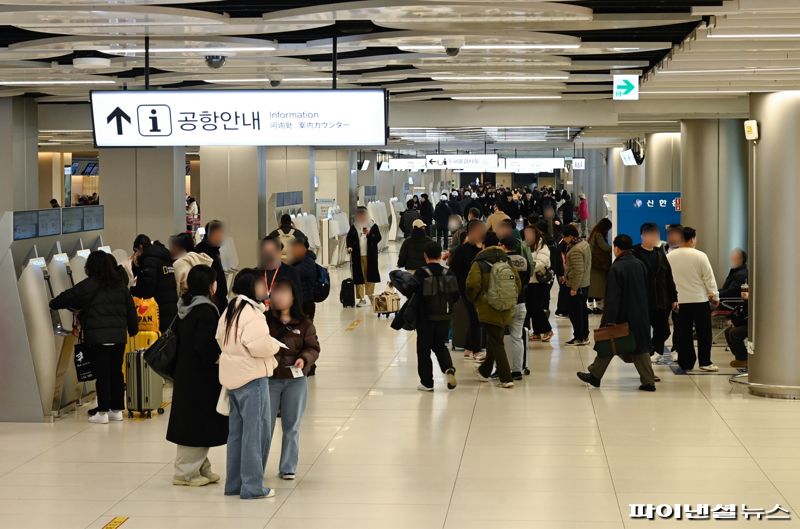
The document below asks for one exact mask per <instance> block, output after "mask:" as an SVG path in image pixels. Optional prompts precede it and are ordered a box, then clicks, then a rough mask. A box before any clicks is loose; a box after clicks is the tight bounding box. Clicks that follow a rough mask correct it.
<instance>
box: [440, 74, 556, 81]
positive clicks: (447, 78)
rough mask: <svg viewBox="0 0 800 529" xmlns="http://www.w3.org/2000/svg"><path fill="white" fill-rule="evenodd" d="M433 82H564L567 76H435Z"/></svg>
mask: <svg viewBox="0 0 800 529" xmlns="http://www.w3.org/2000/svg"><path fill="white" fill-rule="evenodd" d="M432 79H433V80H434V81H566V80H567V79H569V75H441V76H439V75H436V76H433V77H432Z"/></svg>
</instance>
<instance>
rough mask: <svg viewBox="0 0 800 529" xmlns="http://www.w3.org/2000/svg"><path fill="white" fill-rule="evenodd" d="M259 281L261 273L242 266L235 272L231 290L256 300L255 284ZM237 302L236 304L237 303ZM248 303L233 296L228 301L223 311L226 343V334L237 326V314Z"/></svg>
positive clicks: (226, 341) (240, 312)
mask: <svg viewBox="0 0 800 529" xmlns="http://www.w3.org/2000/svg"><path fill="white" fill-rule="evenodd" d="M259 281H261V274H260V273H259V272H258V270H256V269H255V268H244V269H242V270H240V271H239V273H238V274H236V277H235V278H234V280H233V288H232V289H231V291H232V292H233V293H234V294H236V295H237V296H246V297H248V298H250V299H252V300H253V301H257V300H256V284H257V283H258V282H259ZM237 302H238V305H237ZM248 305H249V304H248V303H247V302H245V301H242V302H239V300H238V299H237V298H233V299H232V300H231V301H230V302H229V303H228V309H227V310H226V311H225V343H226V344H227V343H228V336H229V335H230V333H231V329H232V328H234V327H238V326H239V316H240V315H241V314H242V312H243V311H244V310H245V309H246V308H247V306H248Z"/></svg>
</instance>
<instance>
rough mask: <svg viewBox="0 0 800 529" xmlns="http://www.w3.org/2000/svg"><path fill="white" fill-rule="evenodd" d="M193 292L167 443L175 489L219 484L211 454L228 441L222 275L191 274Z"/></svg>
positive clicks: (185, 313) (205, 269)
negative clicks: (171, 448)
mask: <svg viewBox="0 0 800 529" xmlns="http://www.w3.org/2000/svg"><path fill="white" fill-rule="evenodd" d="M187 283H188V290H187V292H186V294H184V296H183V297H182V298H181V299H180V300H179V301H178V324H177V325H176V327H175V331H176V333H177V335H178V354H177V361H176V363H175V380H174V389H173V390H172V405H171V408H170V409H171V410H172V411H171V412H170V414H169V426H168V427H167V441H170V442H172V443H175V444H176V445H178V447H177V456H176V458H175V473H174V475H173V478H172V484H173V485H185V486H190V487H200V486H203V485H208V484H209V483H216V482H217V481H219V480H220V477H219V475H217V474H215V473H214V472H212V471H211V463H210V462H209V460H208V449H209V447H212V446H222V445H224V444H225V443H226V442H227V439H228V419H227V417H225V416H223V415H220V414H219V413H217V410H216V407H217V399H218V397H219V392H220V389H221V385H220V383H219V364H218V362H219V354H220V349H219V344H218V343H217V340H216V338H215V336H214V335H215V333H216V330H217V322H218V320H219V310H218V309H217V306H216V304H215V303H214V301H213V299H214V292H215V291H216V289H217V274H216V272H214V269H213V268H211V267H210V266H205V265H198V266H195V267H194V268H192V269H191V271H189V277H188V279H187Z"/></svg>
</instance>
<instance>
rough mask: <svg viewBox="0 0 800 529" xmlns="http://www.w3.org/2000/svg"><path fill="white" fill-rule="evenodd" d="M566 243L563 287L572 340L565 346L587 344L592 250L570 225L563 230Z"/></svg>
mask: <svg viewBox="0 0 800 529" xmlns="http://www.w3.org/2000/svg"><path fill="white" fill-rule="evenodd" d="M564 242H566V243H567V245H568V247H569V250H568V251H567V260H566V265H565V269H564V277H565V283H564V284H565V285H566V286H567V287H568V288H569V295H570V298H569V319H570V322H571V323H572V333H573V334H572V339H571V340H570V341H568V342H567V345H588V344H589V307H588V306H587V305H586V299H587V296H588V292H589V283H590V277H591V269H592V249H591V247H590V246H589V243H587V242H586V241H584V240H581V238H580V237H579V236H578V230H577V228H575V226H573V225H572V224H570V225H569V226H567V227H566V228H564Z"/></svg>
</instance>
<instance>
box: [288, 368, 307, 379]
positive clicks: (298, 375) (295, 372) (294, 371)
mask: <svg viewBox="0 0 800 529" xmlns="http://www.w3.org/2000/svg"><path fill="white" fill-rule="evenodd" d="M289 369H290V370H291V371H292V376H293V377H294V378H303V377H304V376H305V375H304V374H303V370H302V369H300V368H299V367H297V366H290V367H289Z"/></svg>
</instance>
